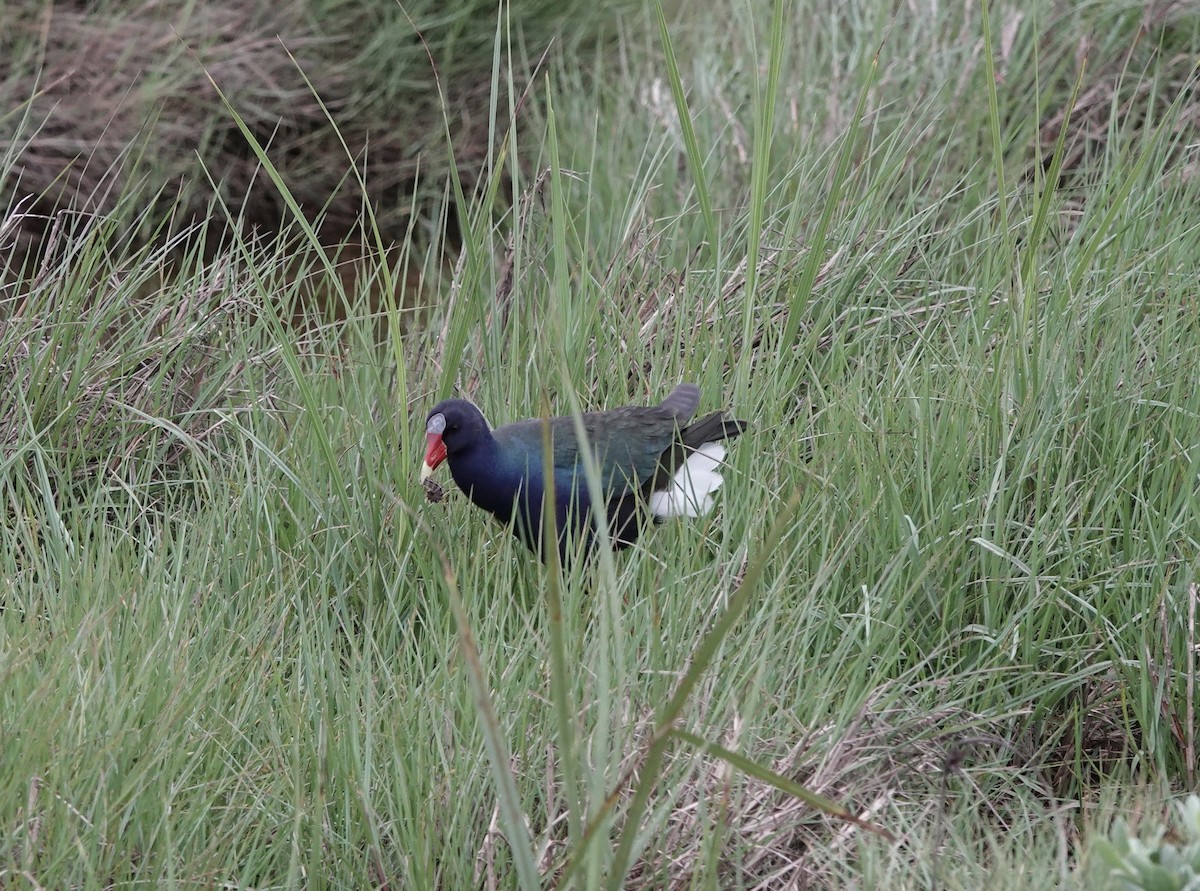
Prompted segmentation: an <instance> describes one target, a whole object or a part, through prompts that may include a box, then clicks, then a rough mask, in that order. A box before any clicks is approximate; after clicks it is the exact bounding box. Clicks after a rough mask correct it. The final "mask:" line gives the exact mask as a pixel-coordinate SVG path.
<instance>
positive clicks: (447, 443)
mask: <svg viewBox="0 0 1200 891" xmlns="http://www.w3.org/2000/svg"><path fill="white" fill-rule="evenodd" d="M490 429H491V428H489V427H488V422H487V420H486V419H485V418H484V417H483V413H482V412H481V411H480V410H479V409H478V408H476V407H475V406H474V405H473V404H471V403H470V402H468V401H467V400H465V399H446V400H444V401H442V402H439V403H438V404H437V405H435V406H434V407H433V410H432V411H430V412H429V417H428V419H426V421H425V464H424V466H422V468H421V481H422V482H424V481H425V480H426V479H428V478H429V475H430V474H432V473H433V472H434V470H436V469H437V467H438V465H439V464H441V463H442V462H443V461H445V460H446V459H447V458H448V457H450V456H452V455H456V454H459V453H460V452H463V451H465V450H466V449H469V448H470V447H471V446H472V445H474V444H475V443H477V442H479V441H480V440H481V439H482V438H483V437H484V435H485V434H486V433H487V432H488V431H489V430H490Z"/></svg>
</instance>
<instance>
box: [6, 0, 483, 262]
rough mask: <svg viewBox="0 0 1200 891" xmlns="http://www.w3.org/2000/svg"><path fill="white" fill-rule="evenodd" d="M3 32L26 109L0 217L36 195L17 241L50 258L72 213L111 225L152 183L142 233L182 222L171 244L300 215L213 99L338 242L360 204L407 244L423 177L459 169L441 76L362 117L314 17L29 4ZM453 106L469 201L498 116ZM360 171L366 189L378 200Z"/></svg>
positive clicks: (9, 12) (471, 90)
mask: <svg viewBox="0 0 1200 891" xmlns="http://www.w3.org/2000/svg"><path fill="white" fill-rule="evenodd" d="M0 31H4V32H6V34H7V36H6V37H5V38H3V39H0V49H4V50H6V52H0V56H3V55H7V57H8V58H7V61H6V62H0V96H2V97H3V99H4V101H5V104H6V105H7V106H8V107H10V108H15V109H17V112H16V113H12V114H9V115H7V116H5V117H4V118H3V119H0V157H3V155H4V153H6V152H7V153H10V155H12V156H13V157H15V162H16V163H15V167H14V170H13V175H12V176H11V177H10V178H9V179H8V180H6V181H3V182H0V206H8V207H12V206H13V205H14V204H16V203H17V202H19V201H24V200H25V199H26V198H27V196H29V197H31V199H32V204H30V205H27V206H26V207H25V210H26V211H27V216H26V217H25V219H24V220H23V222H22V225H21V226H20V228H19V231H18V233H17V235H18V236H19V239H20V246H21V247H23V248H25V249H27V250H28V249H29V248H37V247H44V245H45V240H46V237H47V234H48V231H49V228H50V226H51V225H53V224H52V223H51V220H52V219H53V217H54V215H55V214H56V213H57V212H58V211H59V210H62V209H64V208H71V209H73V210H76V211H82V212H86V213H99V214H110V213H112V212H113V211H114V210H115V209H116V208H117V206H118V203H119V202H120V201H121V200H123V196H128V195H129V194H130V193H131V192H132V190H133V187H134V186H135V185H139V184H140V185H141V189H140V192H139V194H140V196H142V197H140V199H139V201H140V202H141V203H142V205H143V207H142V208H141V209H142V210H150V211H151V212H150V213H149V214H148V216H147V217H146V219H145V221H144V225H145V226H146V228H147V234H151V235H157V236H159V237H161V236H162V235H163V234H164V233H163V231H162V229H161V228H160V227H161V226H162V224H163V222H164V220H166V219H168V218H169V225H168V227H167V228H168V230H169V231H173V232H176V233H177V232H186V231H198V230H197V229H196V227H197V226H199V227H203V228H206V229H207V230H209V239H208V240H209V243H210V244H213V243H216V241H217V240H219V239H213V238H212V237H211V236H212V235H213V234H214V233H221V232H223V231H224V230H225V220H224V215H223V214H222V213H221V211H220V210H218V209H216V208H215V206H214V199H217V200H219V201H220V202H221V203H223V204H224V205H225V206H226V207H228V208H229V209H230V210H231V212H232V213H233V214H234V215H235V216H237V217H238V225H239V227H240V228H241V229H242V230H243V231H245V232H248V231H251V230H258V231H263V232H270V233H273V232H276V231H278V230H279V229H280V228H281V227H282V226H283V225H284V224H285V223H286V222H287V220H288V217H289V212H288V210H287V208H286V206H285V204H284V202H283V200H282V198H281V196H280V195H279V193H278V191H277V189H276V188H275V186H274V185H273V184H272V183H271V182H270V180H269V179H268V178H267V177H266V176H265V175H264V173H263V172H262V170H261V166H260V163H259V159H258V157H257V156H256V154H255V152H254V151H253V150H252V147H251V146H250V145H249V144H248V143H247V140H246V139H245V138H244V136H243V134H242V133H241V132H240V130H239V128H238V126H237V123H236V121H235V120H234V116H233V114H231V113H230V111H229V109H227V108H225V107H224V103H223V100H222V97H221V95H220V94H219V93H218V88H219V90H220V93H223V94H224V97H225V98H226V99H227V100H228V102H229V105H230V106H231V108H232V109H233V111H235V112H236V113H237V115H238V116H240V117H241V118H242V120H243V121H244V122H245V124H246V126H247V128H248V129H249V131H250V132H251V133H252V134H253V136H254V138H255V139H256V140H257V141H258V142H259V143H260V144H261V145H263V146H265V147H266V148H267V152H268V155H269V157H270V159H271V161H272V163H273V164H274V165H275V166H276V167H277V168H278V169H279V171H280V173H281V175H282V177H283V179H284V182H285V183H286V185H287V188H288V189H289V191H290V192H291V193H292V195H293V196H294V197H295V199H296V201H297V202H298V203H299V205H300V206H301V208H302V209H303V212H304V213H305V215H306V216H307V217H308V218H309V220H310V221H312V222H314V223H316V224H317V225H318V226H319V230H320V233H321V236H322V240H323V241H325V242H326V243H340V241H341V240H343V239H344V238H345V237H346V235H347V233H349V232H352V231H354V230H355V228H356V224H358V223H359V222H360V221H361V219H362V218H363V206H364V200H366V201H369V203H370V205H371V208H372V210H373V213H374V215H375V217H376V220H377V221H378V224H379V227H380V230H381V234H382V235H383V238H384V240H385V242H387V243H391V242H397V241H402V240H404V239H405V237H406V235H407V227H408V217H409V213H410V210H411V207H412V205H413V200H412V196H413V193H414V190H415V189H416V188H418V178H420V180H421V181H422V182H431V183H435V184H436V183H438V182H439V181H440V180H441V179H443V178H444V176H445V173H446V170H447V169H448V168H447V165H448V153H447V149H446V142H445V137H444V129H445V124H444V121H443V110H442V107H441V103H440V100H439V97H438V95H437V91H436V89H435V88H434V84H433V79H432V76H431V73H430V72H429V70H428V69H427V72H426V73H425V74H424V76H425V79H426V80H427V81H428V82H429V89H428V90H425V91H420V92H417V93H415V94H414V95H411V96H409V97H407V98H406V101H405V102H403V103H396V104H392V105H389V106H388V108H387V113H386V114H383V113H381V111H380V109H379V108H378V107H375V108H369V109H364V108H363V107H362V105H363V100H362V99H361V97H360V96H359V95H358V91H357V87H356V84H355V82H354V79H355V72H354V70H353V69H352V67H351V66H350V65H349V63H348V62H347V61H345V59H347V57H348V56H349V49H348V48H347V47H346V46H344V45H341V44H340V41H343V40H344V39H345V38H344V37H342V36H339V35H321V34H317V33H314V30H313V23H312V22H311V19H310V17H309V16H307V15H306V13H305V5H304V4H303V3H301V2H285V3H280V4H257V3H236V2H220V3H206V4H200V5H197V6H192V7H188V9H187V11H186V12H185V11H182V8H180V7H178V6H177V5H175V4H167V3H162V2H157V0H150V2H142V3H139V4H135V5H127V6H118V7H114V8H113V9H110V10H105V11H104V12H103V13H102V14H97V12H96V11H95V10H92V9H89V8H88V5H87V4H82V5H75V6H72V5H67V4H61V3H59V4H42V3H36V2H28V3H19V4H15V5H13V4H8V5H6V7H5V9H4V11H3V12H0ZM17 47H24V48H25V49H26V51H27V53H26V57H25V58H18V57H17V54H16V53H15V52H14V50H15V48H17ZM30 47H37V52H36V54H32V55H30V54H29V53H28V49H29V48H30ZM427 64H428V63H427ZM482 86H484V87H486V82H485V83H484V84H483V85H482ZM448 92H449V98H450V101H451V102H452V103H453V104H452V106H451V108H450V109H449V112H450V124H451V128H452V131H453V132H452V137H453V140H454V145H455V149H456V153H457V160H458V163H459V167H460V173H461V176H462V178H463V179H464V181H465V185H466V187H467V188H468V189H470V188H471V187H472V183H473V179H474V176H475V175H476V174H477V173H478V169H479V163H480V158H481V157H482V155H483V152H484V149H485V147H486V139H487V108H486V102H485V99H484V95H483V91H482V90H481V85H480V84H479V83H478V82H477V81H474V82H468V83H451V84H450V85H449V86H448ZM318 97H319V98H318ZM322 103H324V106H325V108H322ZM326 110H328V113H329V115H331V116H332V117H333V118H334V120H335V121H336V125H337V126H336V129H335V127H333V126H331V125H330V123H329V121H328V120H327V117H326ZM343 141H344V143H345V145H344V146H343V144H342V142H343ZM353 167H357V168H358V170H359V171H360V173H361V175H362V177H363V178H364V179H365V181H366V182H367V183H368V184H369V186H368V188H369V195H368V197H367V198H366V199H364V197H363V194H362V189H361V188H360V186H359V184H358V183H357V182H356V181H355V177H354V176H353V175H352V174H351V173H350V171H352V169H353ZM210 181H211V182H210ZM214 186H215V188H214ZM438 188H439V189H440V186H438ZM60 225H61V224H60Z"/></svg>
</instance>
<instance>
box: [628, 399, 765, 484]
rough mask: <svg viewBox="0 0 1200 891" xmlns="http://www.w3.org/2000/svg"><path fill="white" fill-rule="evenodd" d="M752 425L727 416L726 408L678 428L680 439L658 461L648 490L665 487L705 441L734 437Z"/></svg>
mask: <svg viewBox="0 0 1200 891" xmlns="http://www.w3.org/2000/svg"><path fill="white" fill-rule="evenodd" d="M748 426H749V424H747V423H746V422H745V421H739V420H737V419H735V418H731V417H728V416H727V415H726V414H725V412H723V411H715V412H713V413H712V414H711V415H705V416H704V417H702V418H701V419H700V420H698V421H697V422H696V423H694V424H689V425H688V426H686V427H684V428H683V429H682V430H680V431H679V439H678V440H677V441H676V443H675V445H674V446H672V447H671V448H670V449H669V450H668V451H666V452H664V453H663V456H662V458H661V459H660V460H659V463H658V470H657V471H656V472H655V474H654V476H653V477H651V478H650V480H649V481H648V482H647V483H646V485H645V491H646V492H647V493H649V492H657V491H659V490H661V489H664V488H666V487H667V486H668V485H670V483H671V477H673V476H674V475H675V471H676V470H678V469H679V468H680V467H681V466H682V465H683V462H684V461H686V460H687V458H688V455H690V454H691V453H692V452H694V451H696V449H698V448H700V446H702V445H704V444H705V443H706V442H717V441H718V440H722V439H733V438H734V437H735V436H739V435H741V434H742V433H744V432H745V430H746V428H747V427H748Z"/></svg>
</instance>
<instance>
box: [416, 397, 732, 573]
mask: <svg viewBox="0 0 1200 891" xmlns="http://www.w3.org/2000/svg"><path fill="white" fill-rule="evenodd" d="M699 405H700V388H699V387H697V386H696V385H694V384H688V383H684V384H680V385H679V386H677V387H676V388H675V389H674V390H672V391H671V393H670V394H669V395H668V396H667V397H666V398H665V399H664V400H663V401H662V402H660V403H659V404H658V405H649V406H641V405H633V406H626V407H623V408H615V409H610V410H608V411H590V412H583V413H582V414H580V415H579V422H580V424H581V425H582V428H583V432H584V435H585V438H586V442H587V444H588V446H589V447H590V449H591V451H592V453H593V455H594V456H595V459H596V466H597V467H598V469H599V483H600V494H601V496H602V498H603V502H604V503H603V504H602V505H600V507H601V509H602V510H603V517H602V518H601V519H600V521H601V522H604V521H607V523H608V529H609V534H610V540H611V542H612V546H613V549H614V550H620V549H622V548H625V547H628V546H630V545H632V544H634V543H635V542H636V541H637V539H638V536H639V534H640V532H641V531H642V528H643V526H645V525H646V524H647V523H648V522H652V523H661V522H662V521H664V520H665V519H667V518H668V517H673V516H690V517H697V516H701V515H703V514H705V513H707V512H708V511H709V510H710V509H711V508H712V506H713V501H714V499H713V495H714V493H715V492H716V490H717V488H718V487H719V486H720V485H721V483H722V477H721V474H720V468H721V466H722V462H723V461H724V458H725V446H724V445H723V444H722V441H723V440H729V439H733V438H734V437H736V436H738V435H740V434H741V433H743V432H744V431H745V430H746V428H747V423H746V422H745V421H739V420H736V419H734V418H732V417H730V416H729V415H728V413H727V412H725V411H715V412H712V413H711V414H707V415H705V416H704V417H702V418H700V419H699V420H697V421H695V422H693V423H688V422H689V421H690V420H691V418H692V416H693V415H694V414H695V413H696V409H697V408H698V407H699ZM547 424H549V435H550V442H551V448H552V466H553V485H554V520H555V528H556V529H557V538H558V541H557V550H558V552H559V557H560V559H561V560H563V561H564V563H566V562H569V561H570V560H571V559H573V557H574V555H575V554H577V553H584V554H590V553H592V552H593V551H594V549H595V527H594V525H593V514H594V513H596V511H594V510H593V508H594V505H593V504H592V499H591V493H590V491H589V489H588V481H587V476H586V473H585V471H584V450H583V448H581V442H580V439H579V437H578V435H577V429H576V426H575V418H574V417H573V416H571V415H567V416H563V417H555V418H549V419H543V418H530V419H528V420H524V421H517V422H516V423H513V424H506V425H504V426H503V427H497V428H495V429H493V428H492V427H491V426H490V425H489V424H488V422H487V419H486V418H484V416H483V413H482V412H481V411H480V410H479V409H478V408H477V407H476V406H475V405H474V404H473V403H471V402H470V401H468V400H466V399H446V400H443V401H441V402H439V403H437V404H436V405H435V406H434V407H433V408H432V409H431V410H430V412H429V415H428V417H427V419H426V423H425V437H426V451H425V460H424V464H423V466H422V468H421V482H422V483H423V484H425V485H426V486H431V485H432V486H434V487H435V488H436V484H435V483H434V482H433V481H432V480H429V477H430V475H431V474H432V473H433V472H434V470H436V469H437V467H438V466H440V465H441V464H442V462H447V463H449V465H450V475H451V476H452V477H453V478H454V482H455V483H456V484H457V485H458V488H459V489H461V490H462V491H463V492H464V493H465V494H466V496H467V497H468V498H469V499H470V500H471V501H472V502H473V503H474V504H475V505H476V506H477V507H481V508H483V509H484V510H485V511H487V512H489V513H490V514H492V515H493V516H494V517H495V518H496V519H497V520H499V521H500V522H501V523H502V524H504V525H506V526H508V527H509V528H511V530H512V533H513V535H515V536H516V537H517V538H518V539H519V540H520V541H522V542H524V543H525V544H526V545H527V546H528V547H529V549H530V550H531V551H533V552H534V553H535V554H537V555H539V556H540V557H541V559H542V560H546V559H547V558H548V556H549V552H548V551H547V549H546V548H545V547H544V546H543V531H544V530H543V523H542V506H543V500H544V498H545V492H546V488H547V487H546V479H545V462H544V460H543V454H544V453H543V448H544V442H545V439H544V435H545V432H546V430H545V427H546V425H547ZM427 481H428V482H427ZM576 549H578V550H576Z"/></svg>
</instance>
